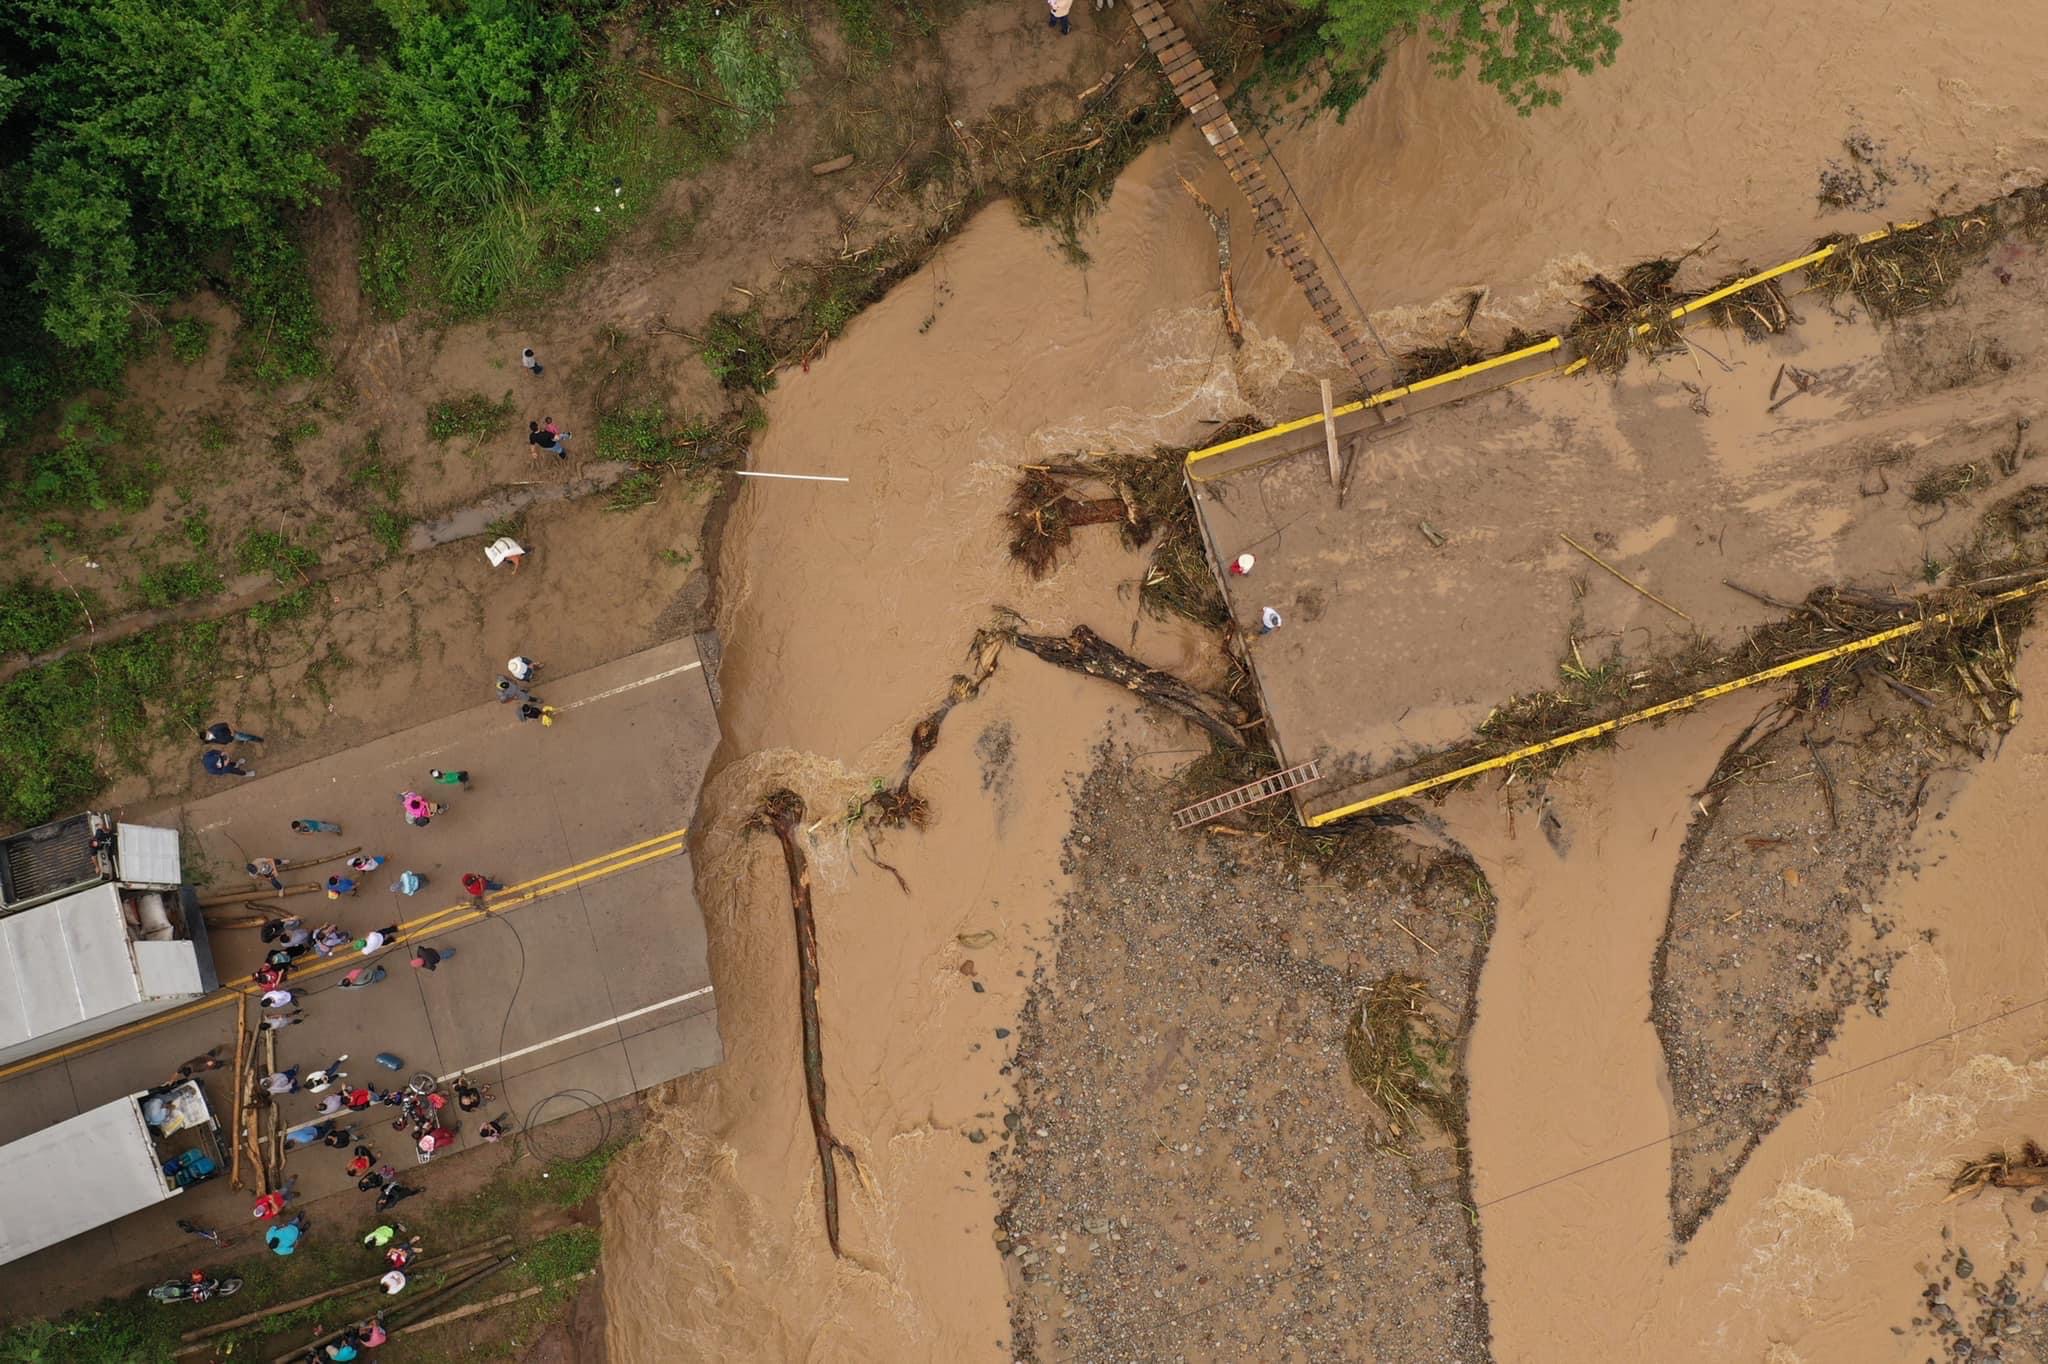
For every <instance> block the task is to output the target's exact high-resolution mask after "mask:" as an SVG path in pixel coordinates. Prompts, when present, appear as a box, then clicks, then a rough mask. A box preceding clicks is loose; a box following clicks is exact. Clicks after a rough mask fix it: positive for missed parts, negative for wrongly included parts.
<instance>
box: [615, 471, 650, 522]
mask: <svg viewBox="0 0 2048 1364" xmlns="http://www.w3.org/2000/svg"><path fill="white" fill-rule="evenodd" d="M659 496H661V474H660V472H659V471H658V470H655V469H635V470H634V471H633V472H632V473H630V474H627V475H626V476H625V477H624V478H622V479H620V480H619V481H618V483H617V485H615V486H614V487H613V488H612V495H611V496H610V497H609V498H607V499H605V504H604V509H605V510H606V511H615V512H629V511H638V510H639V509H640V508H642V507H646V506H651V505H652V504H653V502H654V499H655V498H657V497H659Z"/></svg>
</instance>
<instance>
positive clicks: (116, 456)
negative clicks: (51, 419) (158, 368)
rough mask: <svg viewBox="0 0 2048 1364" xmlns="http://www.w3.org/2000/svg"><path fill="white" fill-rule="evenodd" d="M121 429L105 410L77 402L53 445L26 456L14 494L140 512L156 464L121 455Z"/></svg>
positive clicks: (50, 503)
mask: <svg viewBox="0 0 2048 1364" xmlns="http://www.w3.org/2000/svg"><path fill="white" fill-rule="evenodd" d="M124 441H125V433H124V432H123V431H122V429H121V428H120V426H119V425H118V424H117V422H116V420H115V417H114V414H113V413H112V412H111V411H109V410H108V409H105V408H102V407H98V406H95V405H93V404H91V403H75V404H73V405H72V407H71V408H70V409H69V410H68V411H66V412H65V414H64V420H63V421H62V423H61V424H60V425H59V426H58V428H57V439H56V442H55V443H54V444H52V445H49V446H46V447H44V448H43V449H41V450H37V451H35V452H34V453H32V454H31V455H30V456H29V457H28V461H27V464H26V467H25V469H24V472H23V476H22V479H21V481H20V483H19V484H17V485H16V488H15V493H16V495H17V496H18V497H19V498H20V499H21V502H22V504H23V505H24V506H27V507H30V508H41V507H71V508H76V509H79V510H88V509H89V510H92V511H107V510H110V509H112V508H115V507H120V508H124V509H126V510H128V511H141V510H142V509H143V508H144V507H147V506H148V505H149V495H150V492H151V490H152V489H153V487H154V486H155V483H156V476H157V474H158V473H159V468H158V466H157V465H156V464H155V463H154V462H153V461H149V460H132V459H124V458H123V457H122V456H121V453H120V449H121V446H122V445H123V443H124Z"/></svg>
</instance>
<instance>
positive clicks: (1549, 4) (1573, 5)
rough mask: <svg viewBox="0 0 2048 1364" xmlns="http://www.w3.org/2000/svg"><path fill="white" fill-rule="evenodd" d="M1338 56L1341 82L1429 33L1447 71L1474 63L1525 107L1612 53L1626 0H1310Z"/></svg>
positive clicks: (1552, 99) (1551, 99)
mask: <svg viewBox="0 0 2048 1364" xmlns="http://www.w3.org/2000/svg"><path fill="white" fill-rule="evenodd" d="M1309 7H1310V8H1312V9H1314V10H1316V11H1318V12H1319V13H1320V14H1321V15H1322V16H1323V19H1322V24H1321V26H1320V32H1321V36H1322V38H1323V41H1324V42H1325V43H1326V44H1327V45H1328V46H1329V48H1330V49H1331V50H1332V52H1333V53H1334V54H1335V56H1336V58H1337V66H1338V78H1337V79H1338V82H1339V87H1340V88H1341V87H1342V85H1343V83H1344V82H1345V81H1346V80H1347V79H1348V80H1351V81H1353V82H1355V81H1356V80H1357V78H1358V73H1360V72H1367V71H1371V70H1372V66H1373V63H1374V62H1376V61H1381V60H1384V57H1385V53H1386V50H1387V48H1388V47H1389V46H1391V45H1392V44H1393V43H1394V42H1395V41H1397V40H1398V39H1400V38H1402V37H1404V36H1406V35H1409V34H1413V33H1426V34H1428V35H1429V37H1430V38H1431V39H1432V40H1433V41H1434V43H1435V47H1434V48H1433V49H1432V51H1431V53H1430V60H1431V61H1433V62H1435V63H1436V64H1437V65H1438V67H1439V68H1440V69H1441V70H1443V71H1444V72H1445V73H1446V74H1448V75H1452V76H1456V75H1461V74H1463V73H1464V71H1465V70H1466V69H1467V68H1468V67H1470V68H1472V70H1473V73H1474V74H1475V75H1477V76H1478V78H1479V79H1480V80H1482V81H1484V82H1486V83H1487V84H1488V85H1491V86H1493V87H1495V88H1496V89H1498V90H1499V91H1500V92H1501V95H1502V96H1503V97H1504V98H1505V99H1506V100H1507V101H1508V103H1510V104H1512V105H1514V106H1515V108H1516V109H1518V110H1519V111H1521V112H1522V113H1524V114H1527V113H1531V112H1533V111H1535V110H1537V109H1540V108H1543V107H1545V106H1546V105H1552V104H1556V103H1558V102H1559V100H1560V99H1562V98H1563V96H1562V93H1561V92H1560V90H1559V88H1558V80H1557V78H1558V77H1559V76H1561V75H1563V74H1564V73H1565V72H1567V71H1576V72H1579V73H1580V74H1582V75H1590V74H1591V73H1592V72H1593V71H1594V69H1595V68H1596V67H1601V66H1606V65H1609V64H1610V63H1612V62H1613V61H1614V53H1615V49H1616V48H1618V47H1619V46H1620V44H1621V34H1620V33H1619V32H1618V31H1617V30H1616V29H1615V21H1616V20H1618V19H1619V18H1620V17H1621V0H1309Z"/></svg>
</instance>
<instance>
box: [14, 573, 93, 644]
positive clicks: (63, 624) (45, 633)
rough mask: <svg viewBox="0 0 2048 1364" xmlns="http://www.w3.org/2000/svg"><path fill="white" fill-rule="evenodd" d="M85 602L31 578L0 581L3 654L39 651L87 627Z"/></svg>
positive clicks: (59, 642) (60, 642)
mask: <svg viewBox="0 0 2048 1364" xmlns="http://www.w3.org/2000/svg"><path fill="white" fill-rule="evenodd" d="M85 622H86V605H85V603H83V602H81V601H80V600H79V599H78V598H77V597H75V596H73V595H72V594H71V593H69V592H66V591H64V590H63V589H62V588H57V587H46V586H44V585H43V584H42V583H39V582H36V581H35V580H33V579H31V578H17V579H15V580H14V581H13V582H12V583H8V584H0V654H39V653H42V652H44V651H45V650H48V649H54V648H56V647H57V646H58V645H59V644H62V643H63V642H64V641H65V640H67V639H69V638H71V637H72V636H73V635H75V634H77V633H78V632H79V631H80V630H81V629H83V628H84V627H85Z"/></svg>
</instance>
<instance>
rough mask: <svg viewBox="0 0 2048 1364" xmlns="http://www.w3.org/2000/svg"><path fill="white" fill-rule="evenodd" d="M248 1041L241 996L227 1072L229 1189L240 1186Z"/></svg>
mask: <svg viewBox="0 0 2048 1364" xmlns="http://www.w3.org/2000/svg"><path fill="white" fill-rule="evenodd" d="M248 1041H249V1001H248V1000H247V999H246V998H242V999H237V1000H236V1001H235V1068H234V1069H233V1070H231V1071H229V1072H228V1074H229V1075H231V1076H233V1077H234V1084H233V1090H234V1098H233V1101H232V1103H231V1104H230V1110H231V1111H232V1113H233V1115H234V1117H233V1120H232V1121H231V1122H230V1123H229V1130H230V1131H232V1132H233V1133H234V1136H233V1137H232V1138H230V1139H229V1142H228V1149H229V1150H230V1152H232V1159H230V1160H229V1161H228V1187H229V1188H230V1189H239V1188H241V1187H242V1113H243V1104H244V1102H245V1100H246V1098H247V1088H246V1086H247V1084H248V1078H249V1077H248V1075H247V1074H246V1072H245V1070H244V1068H243V1064H242V1063H243V1061H244V1059H245V1058H246V1056H247V1049H248Z"/></svg>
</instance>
